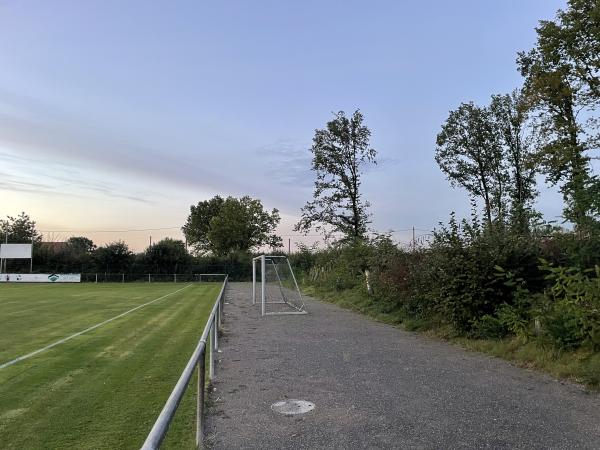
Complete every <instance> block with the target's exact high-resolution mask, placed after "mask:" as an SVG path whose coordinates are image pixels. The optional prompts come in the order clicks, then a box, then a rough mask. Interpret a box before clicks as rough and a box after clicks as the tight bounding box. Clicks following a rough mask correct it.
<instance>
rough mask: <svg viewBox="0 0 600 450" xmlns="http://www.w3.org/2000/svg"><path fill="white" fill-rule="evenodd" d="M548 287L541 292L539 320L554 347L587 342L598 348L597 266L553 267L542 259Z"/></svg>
mask: <svg viewBox="0 0 600 450" xmlns="http://www.w3.org/2000/svg"><path fill="white" fill-rule="evenodd" d="M542 266H543V268H544V270H546V271H547V272H548V275H547V276H546V278H547V280H548V281H550V282H551V285H550V287H549V288H548V289H547V290H546V292H545V295H544V304H543V305H542V308H541V320H542V325H543V327H544V331H545V332H546V333H547V337H548V338H549V339H550V341H551V342H552V344H554V345H555V346H556V347H558V348H563V349H573V348H577V347H579V346H581V345H588V346H590V347H591V348H593V349H594V350H599V349H600V268H599V267H598V266H596V267H595V268H594V269H580V268H578V267H553V266H551V265H549V264H548V263H547V262H546V261H544V260H542Z"/></svg>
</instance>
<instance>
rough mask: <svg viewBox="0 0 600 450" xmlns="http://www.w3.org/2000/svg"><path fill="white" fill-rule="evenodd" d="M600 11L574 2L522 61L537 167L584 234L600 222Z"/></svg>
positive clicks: (590, 1) (588, 1) (543, 27)
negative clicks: (596, 162)
mask: <svg viewBox="0 0 600 450" xmlns="http://www.w3.org/2000/svg"><path fill="white" fill-rule="evenodd" d="M599 11H600V8H599V6H598V3H597V2H596V1H594V0H571V1H570V2H569V5H568V8H567V10H566V11H559V12H558V15H557V18H556V20H554V21H552V20H547V21H541V22H540V26H539V27H538V28H537V29H536V31H537V43H536V46H535V48H533V49H532V50H530V51H529V52H522V53H520V54H519V57H518V60H517V63H518V65H519V69H520V71H521V74H522V75H523V76H524V78H525V83H524V93H525V97H526V102H527V105H528V107H529V108H530V110H531V111H534V112H536V113H537V128H538V130H539V137H540V140H539V144H538V148H537V162H538V164H539V166H540V168H541V169H542V170H543V171H544V172H545V173H546V175H547V179H548V181H550V182H551V183H553V184H559V185H560V190H561V192H562V194H563V197H564V200H565V208H564V216H565V218H566V219H567V220H569V221H572V222H574V223H575V224H577V226H578V227H579V228H580V229H582V230H586V229H588V228H589V227H590V226H592V227H593V226H595V222H597V220H598V207H597V206H598V201H599V200H598V198H597V197H596V196H594V195H593V193H594V192H597V190H598V189H599V188H598V180H597V179H596V178H595V177H593V176H592V174H591V166H590V156H589V152H590V151H591V150H593V149H595V148H597V141H598V137H599V135H598V120H597V119H598V118H597V117H596V116H595V115H594V112H595V109H596V108H597V107H598V105H599V103H600V83H599V82H600V79H599V77H598V67H599V57H598V49H599V48H600V34H599V33H598V31H597V30H598V17H599ZM582 110H585V111H586V112H587V113H586V114H579V112H580V111H582Z"/></svg>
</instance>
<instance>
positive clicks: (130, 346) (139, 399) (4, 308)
mask: <svg viewBox="0 0 600 450" xmlns="http://www.w3.org/2000/svg"><path fill="white" fill-rule="evenodd" d="M220 286H221V284H220V283H206V284H192V285H189V286H188V285H187V284H184V283H178V284H175V283H152V284H148V283H135V284H69V285H67V284H53V285H48V284H0V365H2V364H4V363H6V362H8V361H11V360H13V359H15V358H17V357H19V356H21V355H25V354H28V353H30V352H33V351H35V350H37V349H39V348H42V347H44V346H46V345H48V344H51V343H53V342H55V341H57V340H59V339H62V338H65V337H67V336H70V335H72V334H74V333H77V332H79V331H82V330H84V329H86V328H88V327H90V326H93V325H95V324H97V323H100V322H102V321H105V320H107V319H109V318H111V317H114V316H116V315H118V314H120V313H123V312H125V311H127V310H129V309H131V308H134V307H136V306H138V305H141V304H143V303H146V302H149V301H151V300H154V299H157V298H159V297H162V296H165V295H167V294H171V293H172V294H171V295H168V296H166V297H164V298H162V299H161V300H158V301H156V302H154V303H152V304H150V305H148V306H145V307H143V308H140V309H138V310H136V311H133V312H132V313H130V314H128V315H126V316H124V317H121V318H118V319H116V320H114V321H112V322H110V323H107V324H105V325H103V326H101V327H99V328H96V329H94V330H92V331H89V332H87V333H85V334H82V335H80V336H77V337H75V338H73V339H71V340H69V341H67V342H65V343H63V344H60V345H58V346H56V347H53V348H51V349H49V350H47V351H44V352H42V353H39V354H37V355H35V356H32V357H31V358H28V359H25V360H22V361H19V362H17V363H15V364H13V365H10V366H8V367H4V368H2V369H0V447H1V448H3V449H20V450H21V449H42V448H43V449H66V448H69V449H120V448H127V449H137V448H139V447H140V446H141V444H142V443H143V441H144V439H145V437H146V435H147V433H148V432H149V431H150V428H151V427H152V424H153V423H154V420H155V419H156V417H157V416H158V414H159V412H160V410H161V409H162V407H163V405H164V403H165V401H166V399H167V397H168V395H169V393H170V392H171V390H172V388H173V387H174V386H175V383H176V381H177V379H178V378H179V375H180V374H181V371H182V370H183V368H184V366H185V364H186V362H187V360H188V359H189V357H190V355H191V353H192V351H193V349H194V348H195V346H196V344H197V342H198V339H199V338H200V335H201V333H202V330H203V328H204V324H205V322H206V318H207V317H208V314H209V313H210V310H211V308H212V306H213V304H214V301H215V299H216V297H217V295H218V293H219V290H220ZM182 288H184V289H182ZM177 290H179V291H178V292H175V291H177ZM194 393H195V383H192V386H190V387H189V389H188V392H187V394H186V397H185V398H184V400H183V401H182V403H181V405H180V408H179V411H178V413H177V416H176V418H175V420H174V423H173V424H172V425H171V429H170V431H169V434H168V435H167V440H166V441H165V444H164V446H165V447H166V448H193V447H194V431H193V430H194V425H193V424H194V420H195V400H194Z"/></svg>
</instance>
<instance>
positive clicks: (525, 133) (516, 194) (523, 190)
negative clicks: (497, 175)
mask: <svg viewBox="0 0 600 450" xmlns="http://www.w3.org/2000/svg"><path fill="white" fill-rule="evenodd" d="M490 111H491V113H492V119H493V120H494V126H495V129H496V130H497V131H496V132H497V134H498V135H499V136H500V141H501V143H502V145H503V147H504V148H503V154H504V159H505V161H506V166H507V169H508V171H509V182H508V185H507V186H508V187H507V192H508V195H509V196H510V199H511V210H510V216H511V217H510V218H511V222H512V225H513V226H516V227H517V229H519V230H520V231H527V230H528V228H529V221H530V219H531V217H532V216H533V215H534V212H533V210H532V203H533V200H534V199H535V197H536V195H537V192H536V190H535V175H536V170H535V165H534V163H533V155H532V150H531V146H532V139H533V133H532V131H531V127H530V126H529V122H528V115H527V110H526V108H525V107H524V104H523V97H522V95H521V92H520V91H519V90H515V91H513V92H512V93H511V94H505V95H493V96H492V102H491V104H490Z"/></svg>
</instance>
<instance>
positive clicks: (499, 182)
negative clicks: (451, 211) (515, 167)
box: [435, 102, 508, 226]
mask: <svg viewBox="0 0 600 450" xmlns="http://www.w3.org/2000/svg"><path fill="white" fill-rule="evenodd" d="M435 160H436V161H437V163H438V165H439V166H440V168H441V169H442V171H443V172H444V173H445V174H446V176H447V177H448V179H449V180H450V183H451V184H452V186H461V187H463V188H465V189H466V190H467V192H468V193H469V194H470V195H471V196H472V197H473V198H480V199H482V200H483V204H484V211H485V217H486V221H487V223H488V225H489V226H491V225H492V223H493V222H494V220H496V221H502V220H504V197H505V195H506V192H505V189H506V183H507V181H508V173H507V170H506V165H505V161H504V159H503V151H502V145H501V142H500V138H499V136H498V133H497V130H496V129H495V124H494V121H493V117H492V114H491V112H490V110H489V109H488V108H482V107H479V106H476V105H475V104H473V103H472V102H470V103H463V104H461V105H460V106H459V107H458V109H457V110H456V111H451V112H450V115H449V116H448V119H447V120H446V122H445V123H444V124H443V125H442V131H441V132H440V133H439V134H438V136H437V149H436V155H435Z"/></svg>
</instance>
